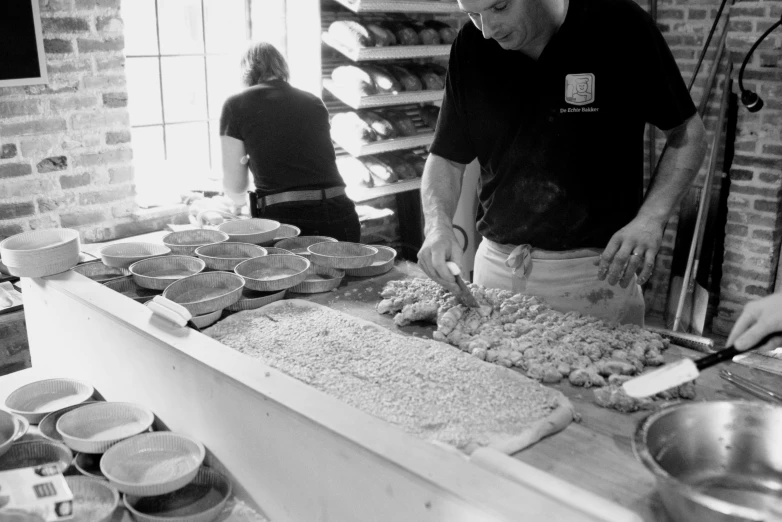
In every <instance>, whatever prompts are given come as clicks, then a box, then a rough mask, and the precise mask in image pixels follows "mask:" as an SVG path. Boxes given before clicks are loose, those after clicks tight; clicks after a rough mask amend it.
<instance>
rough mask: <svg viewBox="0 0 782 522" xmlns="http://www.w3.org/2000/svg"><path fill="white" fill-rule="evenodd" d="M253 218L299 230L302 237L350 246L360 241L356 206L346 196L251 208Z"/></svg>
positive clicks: (359, 226)
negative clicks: (324, 237) (347, 242)
mask: <svg viewBox="0 0 782 522" xmlns="http://www.w3.org/2000/svg"><path fill="white" fill-rule="evenodd" d="M252 216H253V217H259V218H264V219H273V220H275V221H279V222H280V223H285V224H287V225H293V226H295V227H299V228H300V229H301V235H302V236H328V237H333V238H334V239H336V240H337V241H350V242H352V243H358V242H360V241H361V224H360V223H359V221H358V214H356V206H355V204H354V203H353V201H352V200H351V199H350V198H348V197H347V196H337V197H334V198H330V199H323V200H321V201H293V202H291V203H278V204H277V205H271V206H268V207H266V208H265V209H263V210H261V209H259V208H253V209H252Z"/></svg>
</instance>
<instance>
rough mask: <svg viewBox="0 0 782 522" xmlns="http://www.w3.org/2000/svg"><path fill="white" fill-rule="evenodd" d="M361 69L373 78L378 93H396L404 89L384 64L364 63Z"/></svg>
mask: <svg viewBox="0 0 782 522" xmlns="http://www.w3.org/2000/svg"><path fill="white" fill-rule="evenodd" d="M361 69H363V70H364V72H366V73H367V74H369V77H370V78H372V83H374V84H375V88H376V90H377V92H378V93H380V94H396V93H398V92H399V91H401V90H402V85H401V84H400V83H399V82H398V81H397V80H396V78H394V76H393V75H392V74H391V73H390V72H388V71H387V70H386V69H385V68H384V67H383V66H382V65H362V66H361Z"/></svg>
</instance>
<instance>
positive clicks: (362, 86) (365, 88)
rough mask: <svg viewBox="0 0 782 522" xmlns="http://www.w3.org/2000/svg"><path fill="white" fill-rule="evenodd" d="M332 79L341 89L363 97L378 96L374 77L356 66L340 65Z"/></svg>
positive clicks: (332, 74) (333, 72)
mask: <svg viewBox="0 0 782 522" xmlns="http://www.w3.org/2000/svg"><path fill="white" fill-rule="evenodd" d="M331 79H332V80H334V82H335V83H337V84H338V85H340V86H341V87H343V88H345V89H350V90H351V91H353V92H356V93H358V94H360V95H363V96H368V95H371V94H377V87H375V82H374V81H373V80H372V76H371V75H370V74H369V73H368V72H367V71H365V70H363V69H361V68H360V67H356V66H355V65H340V66H339V67H337V68H336V69H334V70H333V71H332V72H331Z"/></svg>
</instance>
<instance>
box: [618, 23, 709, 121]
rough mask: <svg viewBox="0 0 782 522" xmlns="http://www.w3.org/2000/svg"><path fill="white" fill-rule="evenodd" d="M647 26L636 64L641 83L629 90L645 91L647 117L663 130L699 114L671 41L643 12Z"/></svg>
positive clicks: (644, 100)
mask: <svg viewBox="0 0 782 522" xmlns="http://www.w3.org/2000/svg"><path fill="white" fill-rule="evenodd" d="M643 14H644V15H645V16H644V20H643V24H644V25H643V27H642V30H641V31H639V33H638V34H639V35H641V36H643V37H645V38H643V41H641V42H640V44H639V46H638V51H640V53H639V55H636V56H635V57H634V63H636V64H638V66H639V67H640V69H637V70H636V78H635V82H637V85H635V86H631V85H628V86H627V88H628V89H632V90H637V92H639V93H641V92H645V93H646V94H647V95H646V96H643V102H642V103H641V106H642V107H644V109H645V110H644V119H645V120H646V121H647V122H649V123H651V124H652V125H654V126H656V127H658V128H659V129H661V130H669V129H672V128H674V127H677V126H679V125H681V124H682V123H684V122H685V121H686V120H688V119H689V118H690V117H691V116H692V115H694V114H695V113H696V108H695V104H694V103H693V101H692V97H691V96H690V93H689V91H688V90H687V85H686V84H685V83H684V79H683V78H682V74H681V71H680V70H679V66H678V64H677V63H676V60H675V59H674V57H673V54H671V50H670V49H669V48H668V44H667V43H666V41H665V38H663V35H662V34H661V33H660V30H659V29H658V28H657V26H656V25H655V23H654V21H653V20H652V19H651V17H649V16H648V15H646V13H643Z"/></svg>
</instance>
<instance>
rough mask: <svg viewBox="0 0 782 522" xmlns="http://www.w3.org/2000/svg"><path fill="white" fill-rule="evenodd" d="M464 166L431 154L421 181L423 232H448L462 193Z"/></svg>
mask: <svg viewBox="0 0 782 522" xmlns="http://www.w3.org/2000/svg"><path fill="white" fill-rule="evenodd" d="M464 169H465V165H463V164H461V163H456V162H452V161H449V160H446V159H445V158H442V157H440V156H437V155H435V154H430V155H429V157H428V158H427V160H426V166H425V168H424V174H423V177H422V179H421V201H422V207H423V212H424V220H425V225H424V233H425V234H426V235H429V233H430V232H432V231H433V230H436V229H438V228H445V229H447V230H451V228H452V226H453V216H454V214H455V213H456V206H457V204H458V203H459V195H460V193H461V190H462V175H463V174H464Z"/></svg>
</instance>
